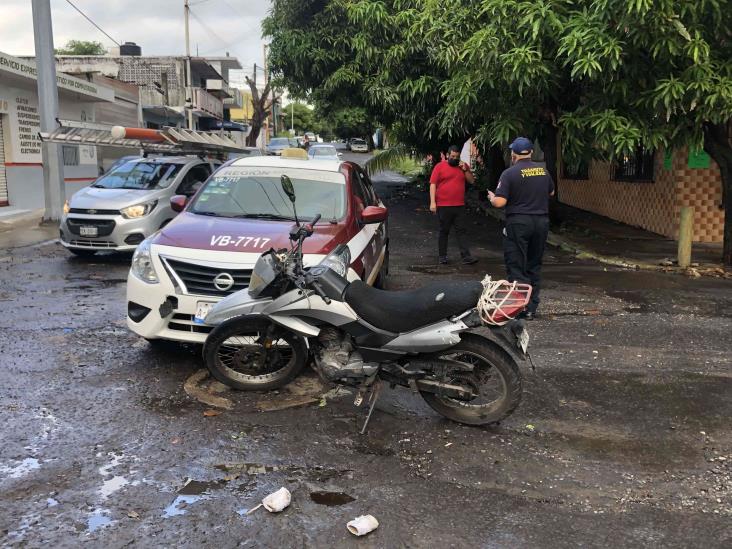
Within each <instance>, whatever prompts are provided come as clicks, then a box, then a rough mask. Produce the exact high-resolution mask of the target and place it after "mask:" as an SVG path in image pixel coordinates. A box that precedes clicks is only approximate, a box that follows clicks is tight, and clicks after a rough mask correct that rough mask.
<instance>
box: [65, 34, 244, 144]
mask: <svg viewBox="0 0 732 549" xmlns="http://www.w3.org/2000/svg"><path fill="white" fill-rule="evenodd" d="M128 51H129V48H128ZM134 51H136V52H137V53H136V54H134V55H79V56H67V55H61V56H57V58H56V67H57V70H59V71H61V72H64V73H67V74H99V75H102V76H105V77H108V78H113V79H116V80H120V81H122V82H127V83H131V84H135V85H137V86H139V87H140V101H141V104H142V116H143V123H144V125H145V127H148V128H160V127H163V126H176V127H186V126H187V123H188V121H187V116H188V113H189V111H190V112H192V113H193V122H194V128H193V129H204V130H205V129H209V127H211V126H213V125H215V123H216V121H223V120H229V119H230V117H229V110H230V109H232V108H240V107H241V106H242V97H241V93H240V92H239V90H237V89H235V88H232V87H230V86H229V84H228V80H229V71H230V70H233V69H241V65H240V64H239V61H238V60H237V59H236V58H235V57H229V56H224V57H192V58H191V59H190V68H191V88H190V89H189V88H188V87H187V86H186V71H187V66H188V63H187V59H186V57H184V56H154V57H147V56H142V55H139V52H140V48H139V47H136V49H135V50H134Z"/></svg>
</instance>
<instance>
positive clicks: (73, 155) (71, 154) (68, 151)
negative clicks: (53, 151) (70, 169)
mask: <svg viewBox="0 0 732 549" xmlns="http://www.w3.org/2000/svg"><path fill="white" fill-rule="evenodd" d="M61 152H62V154H63V158H64V166H78V165H79V147H78V146H77V145H61Z"/></svg>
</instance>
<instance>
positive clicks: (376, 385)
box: [361, 380, 383, 435]
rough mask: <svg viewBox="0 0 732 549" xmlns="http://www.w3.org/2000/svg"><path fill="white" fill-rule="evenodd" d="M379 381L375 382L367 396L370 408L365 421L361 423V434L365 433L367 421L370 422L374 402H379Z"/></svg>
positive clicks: (380, 384)
mask: <svg viewBox="0 0 732 549" xmlns="http://www.w3.org/2000/svg"><path fill="white" fill-rule="evenodd" d="M382 385H383V384H382V382H381V380H377V381H376V383H374V385H373V389H372V390H371V395H370V396H369V401H370V404H371V406H369V413H368V415H367V416H366V421H364V423H363V427H362V428H361V434H362V435H363V434H365V433H366V427H368V424H369V421H370V420H371V414H373V413H374V408H376V402H377V401H378V400H379V396H381V387H382Z"/></svg>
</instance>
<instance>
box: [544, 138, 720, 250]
mask: <svg viewBox="0 0 732 549" xmlns="http://www.w3.org/2000/svg"><path fill="white" fill-rule="evenodd" d="M558 168H559V169H558V171H559V173H558V179H559V185H558V187H559V201H560V202H562V203H564V204H569V205H571V206H574V207H576V208H580V209H582V210H587V211H590V212H594V213H597V214H600V215H603V216H605V217H609V218H611V219H615V220H617V221H620V222H622V223H626V224H628V225H633V226H635V227H640V228H643V229H646V230H648V231H651V232H654V233H657V234H660V235H663V236H666V237H668V238H672V239H677V238H678V233H679V215H680V211H681V208H682V207H683V206H691V207H693V208H694V233H693V234H694V236H693V238H694V241H695V242H708V243H718V242H722V241H723V237H724V209H723V207H722V179H721V175H720V171H719V166H718V165H717V164H716V163H715V162H714V160H712V159H711V158H710V157H709V156H708V155H707V154H706V153H704V152H703V151H691V150H689V149H688V148H684V149H678V150H673V151H658V152H644V151H642V150H639V151H637V153H636V154H635V155H631V156H628V157H624V158H622V159H620V160H619V161H618V162H616V163H609V162H597V161H592V162H591V163H590V164H589V165H588V166H586V167H584V168H580V169H579V170H576V172H575V173H570V171H569V170H568V168H567V166H565V165H563V163H562V162H561V161H560V166H559V167H558Z"/></svg>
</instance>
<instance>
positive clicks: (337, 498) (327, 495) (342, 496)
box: [310, 492, 356, 507]
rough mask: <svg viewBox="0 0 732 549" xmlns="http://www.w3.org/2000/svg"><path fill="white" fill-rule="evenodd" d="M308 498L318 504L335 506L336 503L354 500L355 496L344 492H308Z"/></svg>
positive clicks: (340, 503) (343, 503)
mask: <svg viewBox="0 0 732 549" xmlns="http://www.w3.org/2000/svg"><path fill="white" fill-rule="evenodd" d="M310 499H311V500H313V501H314V502H315V503H317V504H318V505H327V506H328V507H335V506H336V505H345V504H346V503H351V502H352V501H356V498H354V497H351V496H349V495H348V494H346V493H345V492H310Z"/></svg>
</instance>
